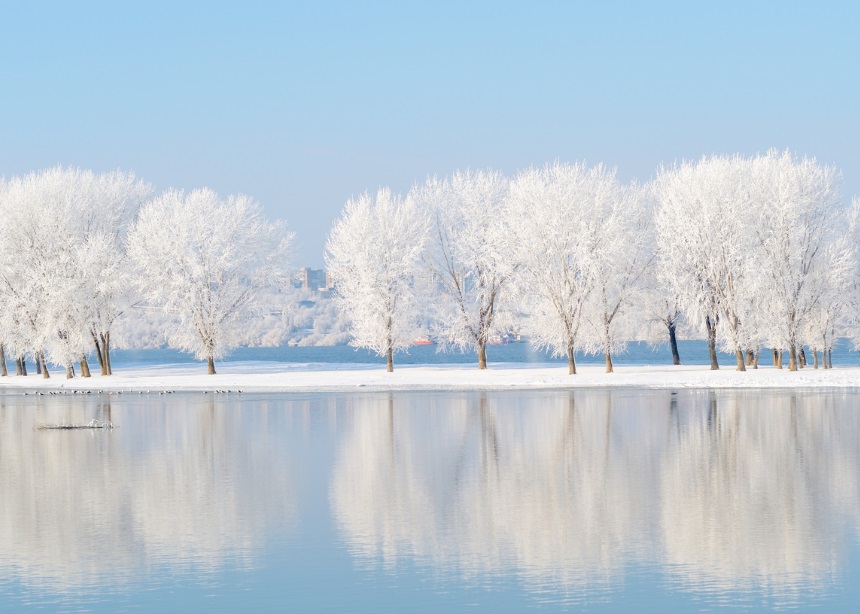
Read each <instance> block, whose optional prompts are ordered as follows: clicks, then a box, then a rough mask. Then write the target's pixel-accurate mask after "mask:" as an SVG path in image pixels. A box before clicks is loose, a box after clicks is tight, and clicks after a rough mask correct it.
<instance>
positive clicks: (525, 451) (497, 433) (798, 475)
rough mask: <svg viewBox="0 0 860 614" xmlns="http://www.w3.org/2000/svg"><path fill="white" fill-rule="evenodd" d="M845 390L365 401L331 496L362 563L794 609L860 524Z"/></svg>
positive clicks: (826, 574)
mask: <svg viewBox="0 0 860 614" xmlns="http://www.w3.org/2000/svg"><path fill="white" fill-rule="evenodd" d="M854 399H855V395H854V393H851V392H848V393H846V392H824V393H822V392H815V393H812V392H719V393H717V392H713V391H711V392H708V391H685V392H678V393H676V392H671V391H638V392H637V391H619V390H616V391H601V390H591V391H577V392H572V393H559V392H545V393H543V392H538V393H534V392H529V393H474V394H468V393H458V394H448V395H427V394H425V395H417V394H394V395H387V396H386V395H380V396H365V397H361V398H357V399H356V400H355V401H354V405H353V411H352V423H351V424H350V425H349V427H348V428H347V431H346V433H345V434H344V435H343V437H342V440H341V443H340V447H339V452H338V455H337V460H336V463H335V467H334V470H333V474H332V478H331V485H330V499H331V506H332V512H333V514H334V517H335V519H336V522H337V526H338V528H339V531H340V532H341V535H342V539H343V540H344V542H345V543H346V544H347V546H348V548H349V549H350V551H351V552H352V553H353V555H354V556H355V557H356V558H357V560H359V561H360V562H361V564H363V565H367V566H373V565H375V564H377V562H381V563H382V565H384V566H385V567H387V568H394V567H395V566H396V565H397V564H398V562H399V561H401V560H403V559H411V560H415V561H416V562H417V563H418V564H420V565H424V566H427V567H430V568H431V569H432V570H434V571H436V572H439V571H442V572H453V573H456V574H458V575H461V576H463V577H466V578H470V577H473V576H475V575H478V574H488V575H499V574H512V573H513V574H517V575H518V576H520V577H521V578H522V580H523V582H524V583H525V584H526V585H527V586H528V587H530V588H532V589H534V590H537V591H542V590H545V589H552V590H556V591H562V592H565V593H569V594H571V595H576V594H584V593H586V592H587V593H589V594H591V595H592V596H593V594H594V593H595V591H597V590H602V591H607V590H613V587H616V586H618V585H619V584H620V583H622V581H623V579H624V576H625V571H626V569H628V568H630V567H632V566H637V567H646V568H653V569H656V570H657V571H658V572H659V573H660V574H661V575H662V576H663V577H664V579H665V582H666V583H667V584H668V586H670V587H674V588H675V589H681V590H689V591H693V592H697V593H699V592H704V593H720V594H723V593H725V594H728V593H735V594H736V595H741V596H742V595H744V594H757V595H766V596H768V598H770V599H772V600H773V601H774V602H776V603H780V604H786V605H790V604H791V603H792V602H793V601H794V600H795V599H796V598H798V597H799V596H800V595H802V594H810V593H815V592H820V591H826V590H828V588H830V587H831V586H832V584H833V582H834V581H835V580H836V579H837V578H838V574H839V571H840V565H842V564H844V561H845V558H846V555H847V550H848V548H856V540H857V533H858V528H859V527H860V494H858V484H860V458H858V451H859V450H860V429H858V419H857V415H856V412H855V410H854V407H853V406H854V404H855V403H854Z"/></svg>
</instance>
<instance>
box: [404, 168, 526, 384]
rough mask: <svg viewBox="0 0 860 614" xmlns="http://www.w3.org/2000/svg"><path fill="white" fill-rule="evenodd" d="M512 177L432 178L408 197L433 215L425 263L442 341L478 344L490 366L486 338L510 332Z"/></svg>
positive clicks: (491, 173)
mask: <svg viewBox="0 0 860 614" xmlns="http://www.w3.org/2000/svg"><path fill="white" fill-rule="evenodd" d="M508 184H509V182H508V180H507V179H506V178H505V177H504V176H503V175H502V174H501V173H498V172H495V171H477V172H469V171H467V172H456V173H454V174H453V175H452V176H451V177H450V178H448V179H446V180H444V181H440V180H438V179H436V178H431V179H428V180H427V182H426V183H425V184H424V185H420V186H416V187H415V188H413V190H412V191H411V192H410V195H409V198H410V199H411V200H413V201H414V202H415V203H416V204H417V205H418V207H419V208H420V209H421V210H422V211H424V212H425V215H427V216H428V217H429V218H430V223H431V231H430V240H429V243H428V249H427V254H426V262H427V264H428V266H429V268H430V270H431V271H432V274H433V277H434V279H435V282H436V284H437V287H438V290H439V295H438V298H437V297H434V298H433V299H432V300H431V303H432V307H433V311H432V315H433V317H434V320H435V324H436V326H437V327H438V331H439V334H440V337H441V340H442V342H443V343H444V344H445V345H449V346H453V347H456V348H459V349H462V350H465V349H474V350H476V351H477V354H478V368H479V369H486V368H487V351H486V348H487V343H488V342H489V340H490V339H491V337H493V336H494V335H497V334H500V333H503V332H505V319H504V311H503V307H504V296H503V292H504V291H505V290H506V286H507V284H508V281H509V279H510V276H511V271H512V269H513V265H512V262H511V258H510V254H509V250H508V249H507V245H508V242H507V234H508V232H509V226H508V225H507V224H506V223H505V219H504V211H505V206H504V204H505V199H506V197H507V193H508Z"/></svg>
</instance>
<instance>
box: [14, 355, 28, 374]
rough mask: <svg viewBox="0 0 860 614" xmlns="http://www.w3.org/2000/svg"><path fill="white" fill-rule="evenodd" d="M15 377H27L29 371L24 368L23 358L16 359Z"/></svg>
mask: <svg viewBox="0 0 860 614" xmlns="http://www.w3.org/2000/svg"><path fill="white" fill-rule="evenodd" d="M15 375H27V370H26V369H25V368H24V360H23V359H22V358H16V359H15Z"/></svg>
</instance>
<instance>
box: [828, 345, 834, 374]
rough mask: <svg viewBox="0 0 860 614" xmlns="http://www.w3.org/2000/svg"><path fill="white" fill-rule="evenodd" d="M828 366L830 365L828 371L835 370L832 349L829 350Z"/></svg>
mask: <svg viewBox="0 0 860 614" xmlns="http://www.w3.org/2000/svg"><path fill="white" fill-rule="evenodd" d="M827 364H828V365H830V366H828V367H827V368H828V369H832V368H833V350H832V349H829V350H827Z"/></svg>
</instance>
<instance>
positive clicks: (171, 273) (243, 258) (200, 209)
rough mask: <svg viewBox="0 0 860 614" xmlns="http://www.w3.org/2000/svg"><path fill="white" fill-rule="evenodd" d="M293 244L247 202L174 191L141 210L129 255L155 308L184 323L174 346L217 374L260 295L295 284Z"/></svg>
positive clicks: (206, 191) (278, 226) (179, 325)
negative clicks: (272, 286)
mask: <svg viewBox="0 0 860 614" xmlns="http://www.w3.org/2000/svg"><path fill="white" fill-rule="evenodd" d="M292 237H293V235H292V234H291V233H288V232H287V231H286V229H285V226H284V225H283V224H282V223H280V222H278V223H274V224H272V223H269V222H267V221H266V220H265V219H264V218H263V215H262V213H261V210H260V207H259V205H257V204H256V203H255V202H254V201H253V200H251V198H249V197H247V196H244V195H238V196H230V197H228V198H227V199H225V200H222V199H220V198H219V197H218V195H217V194H216V193H215V192H213V191H212V190H209V189H199V190H194V191H192V192H190V193H188V194H185V193H184V192H181V191H178V190H169V191H167V192H165V193H164V194H162V195H161V196H159V197H157V198H155V199H154V200H153V201H151V202H149V203H148V204H146V205H145V206H144V207H143V208H142V209H141V211H140V214H139V216H138V219H137V221H136V222H135V224H134V226H133V227H132V229H131V231H130V232H129V236H128V253H129V256H130V258H131V259H132V261H133V262H134V263H135V265H136V267H137V271H138V276H139V278H138V279H139V284H140V288H141V291H142V292H143V294H144V296H145V298H146V299H147V301H149V302H150V303H151V304H152V305H154V306H158V307H160V308H161V309H163V310H165V311H166V312H169V313H172V314H174V315H175V316H176V317H177V318H178V323H177V326H176V328H175V329H174V330H173V331H171V333H170V334H169V336H168V342H169V343H170V345H171V346H172V347H175V348H177V349H180V350H183V351H187V352H193V353H194V355H195V356H196V357H197V358H198V359H205V360H206V361H207V365H208V371H209V373H210V374H212V373H215V359H216V358H221V357H223V356H224V355H225V354H226V353H227V352H228V351H229V350H230V349H231V348H232V347H235V345H237V344H238V343H239V342H240V341H241V340H242V327H243V323H244V322H245V321H246V320H247V318H248V317H250V316H251V315H252V314H253V311H254V309H255V308H257V307H259V305H258V304H257V301H256V290H257V289H258V288H259V287H261V286H262V285H263V284H267V283H272V282H274V281H277V280H285V279H287V278H288V270H287V268H286V266H287V264H288V260H287V257H288V252H289V246H290V244H291V242H292Z"/></svg>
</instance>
